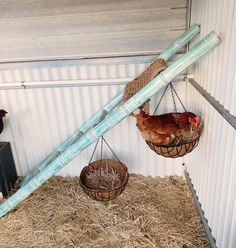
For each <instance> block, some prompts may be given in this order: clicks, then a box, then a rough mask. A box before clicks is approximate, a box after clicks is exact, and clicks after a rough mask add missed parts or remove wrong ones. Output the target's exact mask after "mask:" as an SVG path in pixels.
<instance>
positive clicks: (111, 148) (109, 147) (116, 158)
mask: <svg viewBox="0 0 236 248" xmlns="http://www.w3.org/2000/svg"><path fill="white" fill-rule="evenodd" d="M103 140H104V142H105V143H106V145H107V146H108V148H109V149H110V151H111V152H112V154H113V155H114V157H115V158H116V159H117V160H118V161H119V162H120V163H121V161H120V160H119V158H118V157H117V155H116V154H115V152H114V151H113V150H112V148H111V147H110V145H109V144H108V143H107V141H106V140H105V139H103Z"/></svg>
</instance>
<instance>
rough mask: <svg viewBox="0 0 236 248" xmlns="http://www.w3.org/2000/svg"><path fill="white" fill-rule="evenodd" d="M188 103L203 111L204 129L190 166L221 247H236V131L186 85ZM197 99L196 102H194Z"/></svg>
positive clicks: (197, 190) (203, 206) (188, 166)
mask: <svg viewBox="0 0 236 248" xmlns="http://www.w3.org/2000/svg"><path fill="white" fill-rule="evenodd" d="M187 95H188V100H187V103H188V104H189V105H192V106H194V107H192V111H196V112H198V113H200V114H201V116H202V118H203V120H204V132H203V134H202V137H201V140H200V144H199V146H198V148H197V149H196V150H195V152H192V153H191V154H189V155H187V156H186V157H185V162H186V166H187V170H188V172H189V174H190V177H191V179H192V182H193V185H194V188H195V190H196V192H197V195H198V197H199V201H200V203H201V204H202V208H203V210H204V212H205V216H206V218H207V219H208V224H209V226H210V227H211V229H212V234H213V236H214V237H215V238H216V244H217V247H219V248H226V247H227V248H234V247H236V240H235V233H236V226H235V223H236V216H235V213H234V212H235V205H236V180H235V175H236V167H235V162H236V152H235V146H236V132H235V129H234V128H233V127H232V126H230V125H229V123H228V122H227V121H226V120H225V119H224V118H222V116H221V115H220V114H219V113H218V112H217V111H216V110H215V109H214V108H213V107H212V106H211V105H210V104H209V103H208V102H207V101H206V100H205V99H204V98H203V97H202V96H201V95H200V93H198V92H197V91H196V90H195V88H193V86H191V85H188V87H187ZM193 103H194V105H193Z"/></svg>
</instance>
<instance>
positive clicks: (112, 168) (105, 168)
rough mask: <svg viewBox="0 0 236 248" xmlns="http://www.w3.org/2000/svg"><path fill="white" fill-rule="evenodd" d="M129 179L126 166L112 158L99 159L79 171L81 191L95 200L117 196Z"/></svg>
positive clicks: (104, 199) (106, 199) (105, 199)
mask: <svg viewBox="0 0 236 248" xmlns="http://www.w3.org/2000/svg"><path fill="white" fill-rule="evenodd" d="M128 180H129V173H128V169H127V167H126V166H125V165H124V164H123V163H121V162H119V161H117V160H114V159H100V160H96V161H94V162H92V163H90V164H88V165H87V166H85V167H84V168H83V169H82V171H81V173H80V185H81V187H82V189H83V191H84V192H85V193H86V194H87V195H88V196H89V197H90V198H92V199H94V200H97V201H110V200H113V199H115V198H117V197H118V196H119V195H120V194H121V193H122V192H123V191H124V189H125V188H126V186H127V183H128Z"/></svg>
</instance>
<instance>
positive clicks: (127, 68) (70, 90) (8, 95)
mask: <svg viewBox="0 0 236 248" xmlns="http://www.w3.org/2000/svg"><path fill="white" fill-rule="evenodd" d="M118 60H119V59H118ZM91 61H93V62H94V60H91ZM100 61H101V60H100ZM127 61H129V59H127ZM113 62H114V61H113ZM147 64H148V62H144V63H134V62H126V63H121V62H119V63H118V62H117V63H115V62H114V63H113V64H112V63H111V61H110V62H109V63H108V64H107V65H106V61H103V62H101V64H99V63H98V61H96V64H95V65H94V64H92V62H91V63H90V64H87V65H74V66H73V65H70V66H67V67H65V66H62V67H61V68H60V67H49V68H40V69H37V68H34V69H28V70H27V69H26V68H24V69H22V68H21V69H17V68H16V69H14V72H15V73H14V72H12V71H10V72H9V73H6V70H2V77H4V80H3V81H4V82H11V81H15V80H16V81H20V80H22V76H25V77H26V78H25V79H27V80H38V81H41V82H44V80H48V81H47V84H50V82H55V80H56V79H58V80H66V83H68V84H70V80H69V79H75V78H77V79H78V80H77V82H81V81H80V80H83V84H82V85H83V86H81V87H63V88H62V87H56V88H35V89H11V90H0V105H1V108H4V109H6V110H7V111H8V112H9V115H8V117H7V118H6V119H5V120H4V121H5V130H4V133H2V134H1V136H0V139H1V140H9V141H10V142H11V144H12V148H13V152H14V156H15V161H16V165H17V170H18V173H19V174H20V175H25V174H26V173H27V171H28V170H29V169H32V168H34V167H35V165H36V164H37V163H38V162H39V161H40V160H41V159H43V158H44V157H45V156H46V155H47V154H48V153H49V152H51V151H52V150H53V148H55V147H56V145H58V144H59V143H60V142H61V141H63V140H64V139H65V138H66V137H67V136H68V135H69V134H70V133H72V132H73V131H74V129H75V128H77V127H79V126H80V125H81V124H82V123H83V122H84V121H85V120H86V119H88V118H89V117H90V116H91V114H93V113H94V112H96V111H97V110H98V109H99V108H100V107H101V106H102V105H103V104H104V103H106V101H108V100H109V99H110V98H111V97H112V96H114V95H115V94H116V93H117V92H118V91H119V90H120V89H121V88H123V87H124V84H125V82H126V80H127V79H129V78H134V76H135V75H137V74H139V73H140V72H141V71H142V70H143V69H144V68H145V66H147ZM22 70H23V71H22ZM32 70H33V71H34V72H35V74H32ZM34 75H37V77H35V76H34ZM18 77H19V78H18ZM102 79H103V80H104V81H106V85H104V84H103V83H102ZM99 80H101V81H99ZM27 82H28V83H29V84H30V83H34V81H27ZM88 82H89V83H88ZM118 82H120V84H119V85H116V84H117V83H118ZM4 85H6V86H7V85H8V83H4ZM90 85H93V86H90ZM176 85H177V90H178V91H179V92H180V96H181V98H182V99H183V101H184V102H185V92H186V91H185V90H186V85H185V83H184V82H178V83H176ZM158 98H159V97H157V98H156V99H155V100H156V101H157V100H158ZM167 103H170V104H167ZM167 105H168V108H169V109H171V108H172V106H173V104H172V102H171V97H170V95H169V97H167V98H166V100H165V101H163V103H162V105H161V107H160V112H161V111H164V110H168V109H167ZM105 138H106V139H107V141H108V142H109V143H110V145H111V146H112V148H113V149H114V150H115V152H116V153H117V155H118V156H119V158H120V159H121V160H122V161H124V162H125V163H126V164H127V166H128V167H129V169H130V171H131V172H135V173H142V174H144V175H159V176H165V175H172V174H178V175H182V174H183V169H182V166H181V164H182V159H176V160H172V159H164V158H162V157H160V156H158V155H156V154H155V153H153V152H152V151H151V150H150V149H149V148H148V147H147V145H146V143H145V142H144V141H143V139H142V138H141V136H140V134H139V133H138V130H137V129H136V127H135V121H134V119H133V118H132V117H129V118H127V119H126V120H124V121H122V122H121V123H120V124H119V125H118V126H117V127H115V128H114V129H112V130H111V131H109V133H108V134H106V135H105ZM91 152H92V148H90V149H87V150H86V151H84V152H83V153H81V154H80V156H79V157H78V158H77V159H75V160H74V161H72V162H71V163H70V164H69V165H68V166H67V167H66V168H65V169H64V170H63V171H61V172H60V175H63V176H65V175H78V174H79V172H80V170H81V168H82V167H83V166H84V165H86V163H88V161H89V158H90V155H91ZM98 154H99V152H98V153H97V156H98Z"/></svg>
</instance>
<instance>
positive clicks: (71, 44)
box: [0, 0, 186, 62]
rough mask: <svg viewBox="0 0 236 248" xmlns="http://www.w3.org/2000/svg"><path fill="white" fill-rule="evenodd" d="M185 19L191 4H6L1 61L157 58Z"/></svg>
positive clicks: (68, 0)
mask: <svg viewBox="0 0 236 248" xmlns="http://www.w3.org/2000/svg"><path fill="white" fill-rule="evenodd" d="M185 16H186V0H158V1H156V0H145V1H143V0H89V1H84V0H18V1H13V0H1V1H0V36H1V39H0V47H1V54H0V62H6V61H13V60H14V61H32V60H46V59H47V60H48V59H61V58H67V59H72V58H84V57H109V56H111V55H113V56H114V55H115V56H117V55H123V56H124V55H127V56H128V55H134V54H156V53H158V52H160V51H162V50H163V49H164V48H165V47H166V45H168V44H170V42H171V41H172V40H173V39H175V38H176V37H177V36H178V35H179V34H180V33H181V32H182V31H183V30H184V29H185V24H186V23H185Z"/></svg>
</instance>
